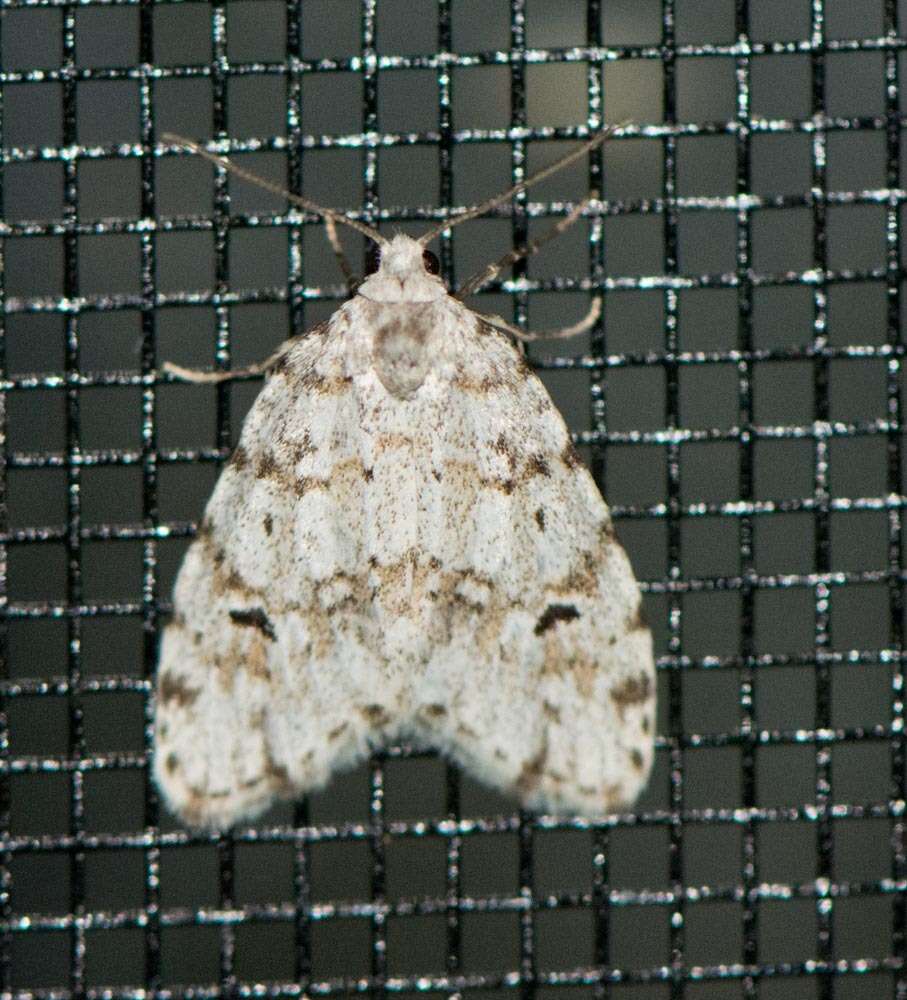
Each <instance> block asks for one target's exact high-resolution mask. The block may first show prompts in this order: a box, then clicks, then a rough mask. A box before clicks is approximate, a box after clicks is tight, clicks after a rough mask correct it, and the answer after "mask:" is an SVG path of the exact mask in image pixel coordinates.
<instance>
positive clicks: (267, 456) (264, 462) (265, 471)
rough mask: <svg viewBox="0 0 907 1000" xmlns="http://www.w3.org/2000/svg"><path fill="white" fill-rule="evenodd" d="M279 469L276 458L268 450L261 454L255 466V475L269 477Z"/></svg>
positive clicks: (274, 474)
mask: <svg viewBox="0 0 907 1000" xmlns="http://www.w3.org/2000/svg"><path fill="white" fill-rule="evenodd" d="M279 471H280V469H279V467H278V465H277V460H276V459H275V458H274V456H273V455H272V454H271V452H269V451H266V452H265V453H264V454H263V455H262V456H261V458H260V459H259V460H258V465H256V467H255V475H256V477H257V478H258V479H270V478H271V477H272V476H276V475H277V474H278V473H279Z"/></svg>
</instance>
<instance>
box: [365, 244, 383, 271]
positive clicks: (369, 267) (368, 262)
mask: <svg viewBox="0 0 907 1000" xmlns="http://www.w3.org/2000/svg"><path fill="white" fill-rule="evenodd" d="M380 264H381V247H379V246H378V244H377V243H376V242H375V241H374V240H369V243H368V247H367V249H366V251H365V274H366V277H368V275H370V274H374V273H375V272H376V271H377V270H378V268H379V266H380Z"/></svg>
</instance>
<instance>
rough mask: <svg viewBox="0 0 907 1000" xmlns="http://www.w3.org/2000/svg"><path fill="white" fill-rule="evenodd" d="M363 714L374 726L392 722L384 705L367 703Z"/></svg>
mask: <svg viewBox="0 0 907 1000" xmlns="http://www.w3.org/2000/svg"><path fill="white" fill-rule="evenodd" d="M362 714H363V716H365V718H366V719H367V720H368V721H369V722H370V723H371V724H372V725H373V726H386V725H387V724H388V722H390V716H389V715H388V714H387V712H386V711H385V710H384V706H383V705H365V706H363V708H362Z"/></svg>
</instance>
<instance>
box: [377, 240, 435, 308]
mask: <svg viewBox="0 0 907 1000" xmlns="http://www.w3.org/2000/svg"><path fill="white" fill-rule="evenodd" d="M440 272H441V265H440V263H439V262H438V258H437V257H436V256H435V255H434V254H433V253H432V251H431V250H428V249H426V248H425V247H424V246H422V244H421V243H420V242H419V241H418V240H414V239H413V238H412V237H410V236H407V235H405V234H404V233H397V235H396V236H394V237H392V238H391V239H389V240H387V241H386V242H385V243H382V244H380V245H379V244H377V243H374V242H372V243H370V244H369V246H368V250H367V251H366V262H365V274H366V280H365V281H364V282H363V283H362V285H361V286H360V292H361V294H364V295H365V296H366V297H367V298H370V299H376V300H378V301H384V302H403V301H409V302H425V301H430V300H432V299H437V298H440V297H441V296H443V295H446V294H447V291H446V289H445V287H444V282H443V281H442V280H441V277H440Z"/></svg>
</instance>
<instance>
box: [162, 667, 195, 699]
mask: <svg viewBox="0 0 907 1000" xmlns="http://www.w3.org/2000/svg"><path fill="white" fill-rule="evenodd" d="M160 691H161V701H164V702H171V701H175V702H176V703H177V705H179V706H180V708H188V707H189V705H191V704H192V703H193V702H194V701H195V699H196V698H197V697H198V696H199V694H200V693H201V692H200V691H199V689H198V688H193V687H189V685H188V684H187V683H186V682H185V681H184V680H183V679H182V677H174V676H173V673H172V672H171V671H169V670H168V671H167V673H166V674H163V675H162V676H161V687H160Z"/></svg>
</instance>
